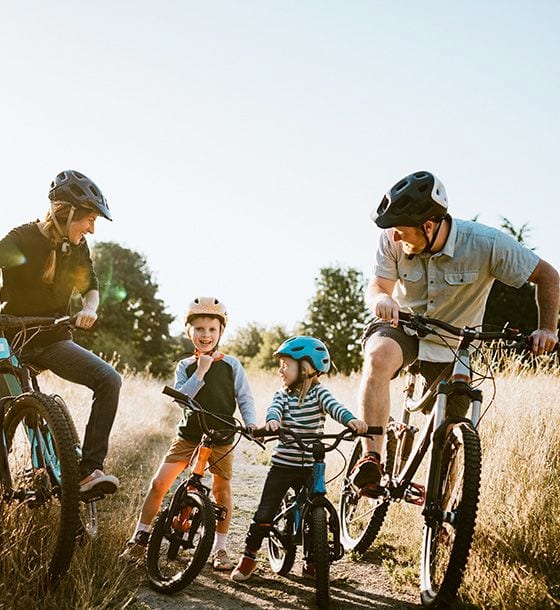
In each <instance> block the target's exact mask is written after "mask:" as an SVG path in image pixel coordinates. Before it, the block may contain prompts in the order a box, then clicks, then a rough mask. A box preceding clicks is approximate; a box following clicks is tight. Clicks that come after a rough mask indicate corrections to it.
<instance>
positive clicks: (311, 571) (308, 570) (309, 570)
mask: <svg viewBox="0 0 560 610" xmlns="http://www.w3.org/2000/svg"><path fill="white" fill-rule="evenodd" d="M301 575H302V576H311V577H313V576H315V564H313V563H308V562H307V561H304V562H303V565H302V566H301Z"/></svg>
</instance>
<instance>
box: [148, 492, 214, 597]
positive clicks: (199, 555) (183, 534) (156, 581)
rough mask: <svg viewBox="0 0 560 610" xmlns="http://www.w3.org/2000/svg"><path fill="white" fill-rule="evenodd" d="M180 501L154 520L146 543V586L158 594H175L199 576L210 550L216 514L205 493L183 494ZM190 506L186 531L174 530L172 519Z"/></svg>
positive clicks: (173, 503) (212, 542)
mask: <svg viewBox="0 0 560 610" xmlns="http://www.w3.org/2000/svg"><path fill="white" fill-rule="evenodd" d="M180 493H182V498H181V501H180V502H172V503H171V506H173V505H175V506H176V509H175V510H174V512H173V514H172V513H171V512H170V509H169V508H166V509H165V510H163V511H161V512H160V513H159V515H158V516H157V517H156V520H155V522H154V528H153V531H152V534H151V536H150V540H149V543H148V552H147V557H146V568H147V573H148V582H149V584H150V586H151V587H152V588H153V589H155V590H156V591H159V592H160V593H177V592H178V591H181V590H182V589H184V588H185V587H187V586H188V585H189V584H190V583H191V582H192V581H193V580H194V579H195V578H196V577H197V576H198V574H199V573H200V571H201V570H202V568H203V567H204V564H205V563H206V561H207V559H208V557H209V556H210V551H211V550H212V545H213V544H214V534H215V531H216V513H215V511H214V507H213V505H212V502H211V501H210V498H208V496H207V495H206V494H200V493H197V492H190V491H183V492H180ZM185 507H191V508H192V510H191V512H190V519H189V527H188V530H184V529H176V528H175V527H174V525H173V521H174V518H175V517H178V516H179V514H180V513H181V510H182V509H184V508H185Z"/></svg>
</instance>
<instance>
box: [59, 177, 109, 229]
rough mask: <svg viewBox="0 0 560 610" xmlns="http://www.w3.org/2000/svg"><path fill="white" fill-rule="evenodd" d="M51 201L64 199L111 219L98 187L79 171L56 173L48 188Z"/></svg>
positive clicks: (105, 201)
mask: <svg viewBox="0 0 560 610" xmlns="http://www.w3.org/2000/svg"><path fill="white" fill-rule="evenodd" d="M49 199H50V200H51V201H65V202H67V203H70V204H72V205H75V206H76V207H84V208H90V209H92V210H95V211H96V212H99V214H101V216H103V217H104V218H106V219H107V220H113V217H112V216H111V212H110V211H109V206H108V205H107V200H106V199H105V197H103V193H102V192H101V190H100V189H99V187H98V186H97V185H96V184H95V182H93V180H90V179H89V178H88V177H87V176H84V174H82V173H81V172H77V171H75V170H73V169H66V170H64V171H63V172H60V173H59V174H57V176H56V178H55V179H54V180H53V181H52V182H51V188H50V190H49Z"/></svg>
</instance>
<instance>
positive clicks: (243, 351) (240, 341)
mask: <svg viewBox="0 0 560 610" xmlns="http://www.w3.org/2000/svg"><path fill="white" fill-rule="evenodd" d="M264 331H265V329H264V327H263V326H261V325H259V324H256V323H255V322H249V324H247V325H246V326H242V327H241V328H239V329H238V330H237V331H236V333H235V334H234V335H233V336H232V337H231V339H229V340H228V341H227V342H225V343H224V344H223V346H222V347H223V349H224V351H225V352H226V353H228V354H232V356H236V357H237V358H239V361H240V362H241V364H242V365H243V366H249V365H250V363H251V360H252V359H253V358H254V357H255V356H256V355H257V354H258V353H259V350H260V349H261V345H262V342H263V333H264Z"/></svg>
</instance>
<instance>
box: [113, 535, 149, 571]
mask: <svg viewBox="0 0 560 610" xmlns="http://www.w3.org/2000/svg"><path fill="white" fill-rule="evenodd" d="M149 540H150V534H149V532H136V534H135V535H134V537H133V538H132V539H131V540H129V541H128V542H127V543H126V548H125V550H124V551H123V552H122V553H121V554H120V555H119V558H120V559H123V560H124V561H128V562H129V563H140V562H141V561H142V560H143V559H144V556H145V554H146V547H147V546H148V541H149Z"/></svg>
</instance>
